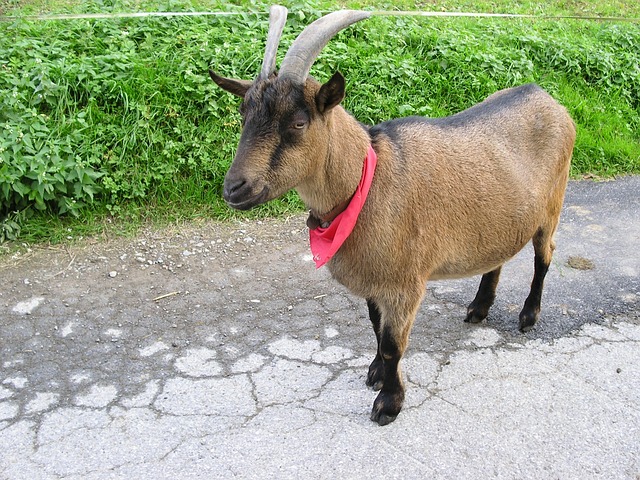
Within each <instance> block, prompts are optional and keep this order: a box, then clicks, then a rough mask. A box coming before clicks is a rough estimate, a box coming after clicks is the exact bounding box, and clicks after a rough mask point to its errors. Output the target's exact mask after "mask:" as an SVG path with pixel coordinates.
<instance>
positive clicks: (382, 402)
mask: <svg viewBox="0 0 640 480" xmlns="http://www.w3.org/2000/svg"><path fill="white" fill-rule="evenodd" d="M403 403H404V392H403V391H400V392H398V393H392V392H380V393H379V394H378V397H377V398H376V400H375V401H374V402H373V409H372V410H371V417H370V418H371V421H373V422H377V423H378V425H380V426H381V427H382V426H384V425H388V424H390V423H391V422H393V421H394V420H395V419H396V418H397V416H398V414H399V413H400V410H401V409H402V404H403Z"/></svg>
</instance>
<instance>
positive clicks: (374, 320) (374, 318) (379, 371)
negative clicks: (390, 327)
mask: <svg viewBox="0 0 640 480" xmlns="http://www.w3.org/2000/svg"><path fill="white" fill-rule="evenodd" d="M367 307H368V308H369V320H371V326H372V327H373V331H374V333H375V334H376V343H377V345H376V356H375V358H374V359H373V362H371V365H369V372H368V373H367V381H366V384H367V387H371V388H373V389H374V390H376V391H377V390H380V389H381V388H382V384H383V381H384V368H383V365H382V356H381V355H380V310H379V309H378V306H377V305H376V304H375V302H374V301H373V300H371V299H367Z"/></svg>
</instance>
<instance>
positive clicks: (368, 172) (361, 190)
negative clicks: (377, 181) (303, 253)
mask: <svg viewBox="0 0 640 480" xmlns="http://www.w3.org/2000/svg"><path fill="white" fill-rule="evenodd" d="M377 161H378V157H377V155H376V152H375V150H374V149H373V147H372V146H371V145H369V151H368V152H367V156H366V157H365V159H364V166H363V167H362V178H361V179H360V183H359V184H358V188H356V193H354V195H353V198H351V201H350V202H349V205H347V208H346V209H345V210H344V211H343V212H342V213H340V214H339V215H338V216H337V217H336V218H335V219H334V220H333V221H332V222H331V223H330V224H329V226H328V227H327V228H322V227H318V228H316V229H313V230H309V244H310V245H311V253H312V254H313V261H314V262H316V268H320V267H321V266H323V265H324V264H325V263H327V262H328V261H329V260H331V257H333V256H334V255H335V253H336V252H337V251H338V250H339V249H340V247H341V246H342V244H343V243H344V241H345V240H346V239H347V237H348V236H349V235H350V234H351V232H352V231H353V228H354V227H355V226H356V222H357V221H358V215H360V211H361V210H362V207H363V205H364V202H365V200H366V199H367V195H368V194H369V188H370V187H371V182H372V181H373V174H374V172H375V170H376V163H377Z"/></svg>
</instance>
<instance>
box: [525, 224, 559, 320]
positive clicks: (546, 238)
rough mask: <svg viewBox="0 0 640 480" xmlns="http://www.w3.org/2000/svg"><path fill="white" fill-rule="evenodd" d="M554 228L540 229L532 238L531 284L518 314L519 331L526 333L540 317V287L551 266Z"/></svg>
mask: <svg viewBox="0 0 640 480" xmlns="http://www.w3.org/2000/svg"><path fill="white" fill-rule="evenodd" d="M554 231H555V228H551V229H543V228H540V229H539V230H538V231H537V232H536V234H535V235H534V236H533V239H532V243H533V250H534V253H535V257H534V274H533V281H532V282H531V290H530V292H529V296H528V297H527V299H526V300H525V302H524V307H523V308H522V311H521V312H520V331H521V332H528V331H529V330H531V329H532V328H533V326H534V325H535V324H536V322H537V321H538V316H539V315H540V301H541V300H542V287H543V285H544V278H545V276H546V275H547V271H548V270H549V265H550V264H551V256H552V255H553V251H554V249H555V244H554V242H553V234H554Z"/></svg>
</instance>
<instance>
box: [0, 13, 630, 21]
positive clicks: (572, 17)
mask: <svg viewBox="0 0 640 480" xmlns="http://www.w3.org/2000/svg"><path fill="white" fill-rule="evenodd" d="M245 14H249V15H262V14H264V15H267V14H268V13H267V12H255V11H254V12H131V13H78V14H59V15H58V14H55V15H54V14H52V15H22V16H11V15H8V16H0V22H14V21H17V20H26V21H45V20H82V19H89V20H99V19H117V18H145V17H203V16H221V17H225V16H238V15H245ZM371 15H374V16H390V17H397V16H412V17H467V18H522V19H533V20H589V21H603V22H632V23H640V18H632V17H598V16H592V15H590V16H581V15H530V14H519V13H475V12H424V11H384V10H377V11H372V12H371Z"/></svg>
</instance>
